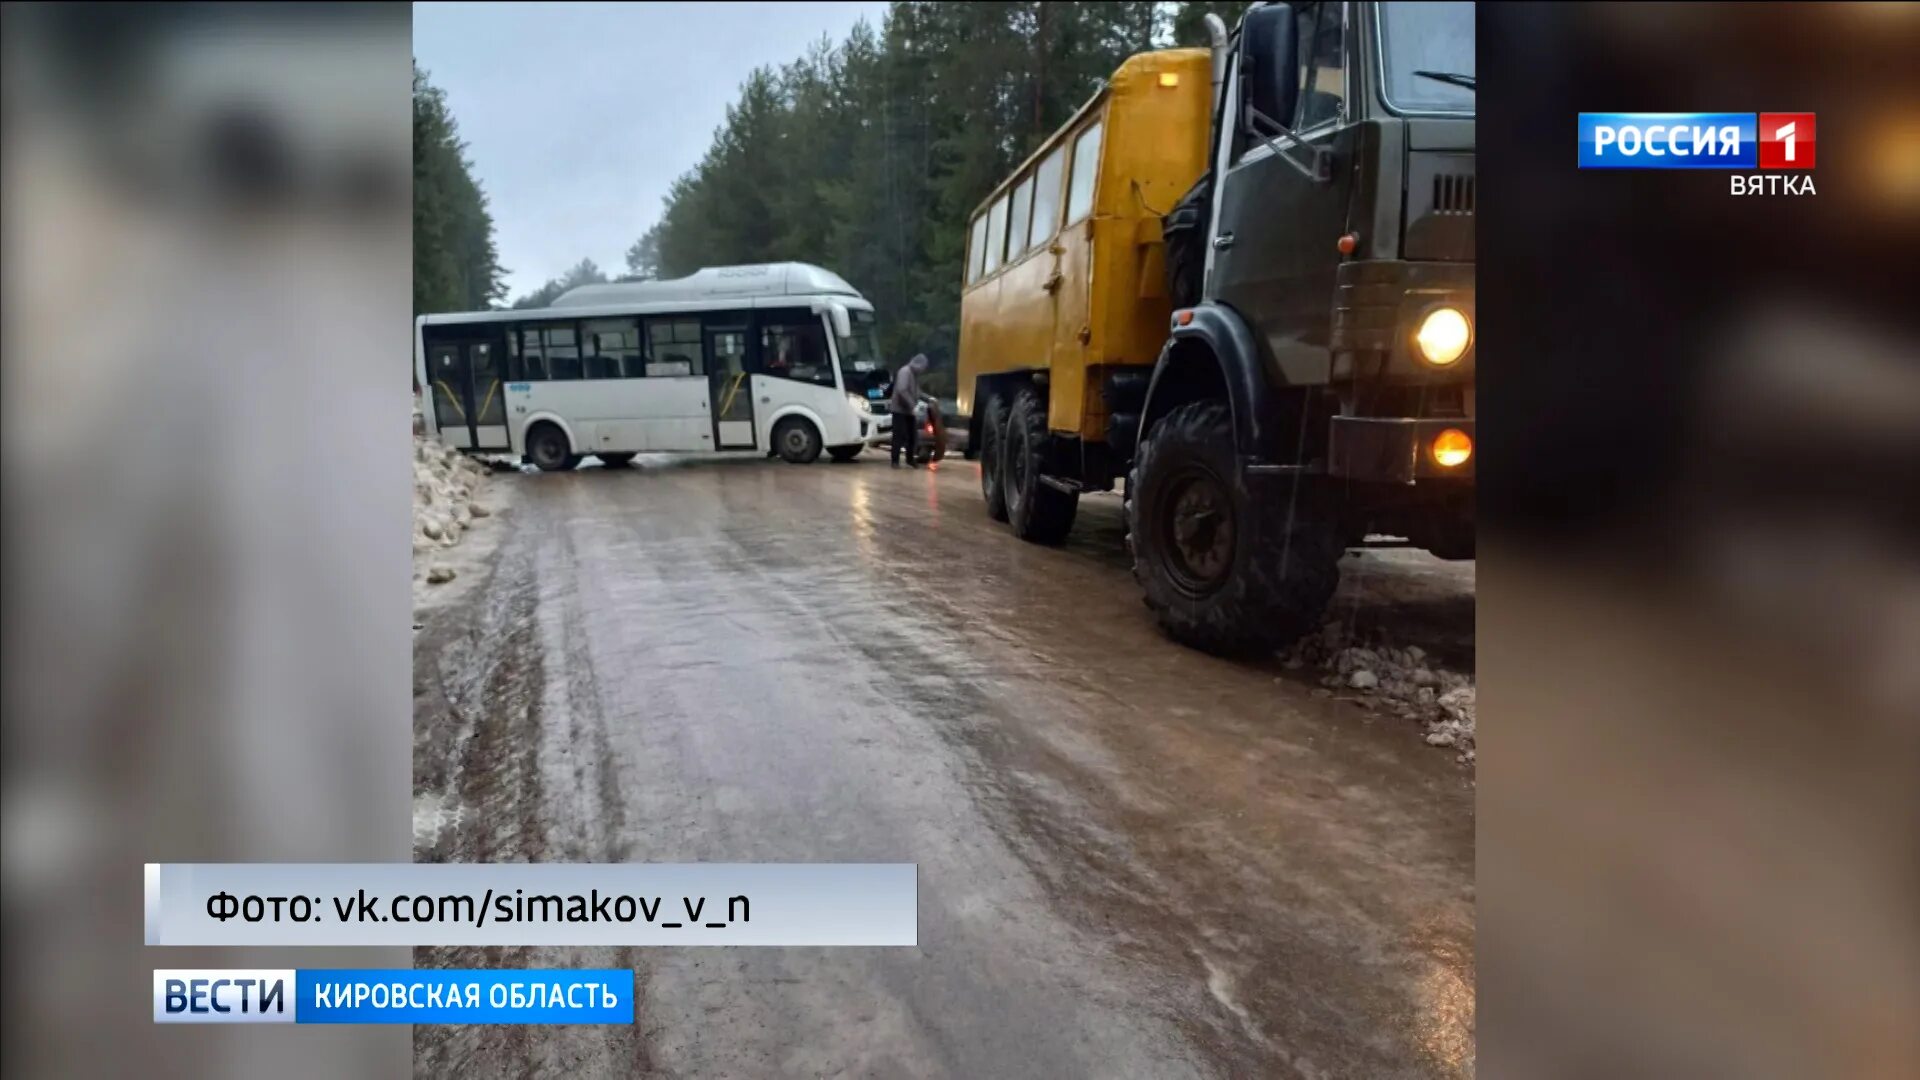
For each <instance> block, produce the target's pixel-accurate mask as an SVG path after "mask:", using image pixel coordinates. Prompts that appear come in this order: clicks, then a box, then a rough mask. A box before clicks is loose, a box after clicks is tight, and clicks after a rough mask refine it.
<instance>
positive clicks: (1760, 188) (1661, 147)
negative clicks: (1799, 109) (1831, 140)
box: [1579, 112, 1817, 195]
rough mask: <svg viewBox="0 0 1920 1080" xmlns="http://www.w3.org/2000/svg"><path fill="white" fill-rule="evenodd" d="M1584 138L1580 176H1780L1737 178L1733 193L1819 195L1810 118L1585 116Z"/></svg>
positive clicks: (1581, 131) (1582, 119) (1733, 178)
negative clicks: (1645, 172)
mask: <svg viewBox="0 0 1920 1080" xmlns="http://www.w3.org/2000/svg"><path fill="white" fill-rule="evenodd" d="M1579 138H1580V162H1579V164H1580V168H1582V169H1732V170H1752V169H1763V170H1780V171H1782V172H1785V173H1786V174H1785V175H1780V174H1773V173H1770V174H1766V175H1750V174H1743V173H1740V172H1735V173H1734V174H1733V175H1732V176H1731V178H1730V179H1731V182H1732V190H1733V194H1735V195H1761V194H1767V195H1812V194H1814V189H1813V176H1812V175H1811V170H1812V169H1813V163H1814V148H1815V146H1816V145H1817V142H1816V138H1815V129H1814V114H1813V113H1586V112H1583V113H1581V114H1580V127H1579ZM1796 174H1797V175H1796Z"/></svg>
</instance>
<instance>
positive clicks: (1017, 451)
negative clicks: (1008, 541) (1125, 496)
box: [1001, 389, 1080, 544]
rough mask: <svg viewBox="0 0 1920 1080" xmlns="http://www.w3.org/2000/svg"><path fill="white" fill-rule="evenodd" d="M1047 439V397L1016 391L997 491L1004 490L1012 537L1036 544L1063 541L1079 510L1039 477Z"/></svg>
mask: <svg viewBox="0 0 1920 1080" xmlns="http://www.w3.org/2000/svg"><path fill="white" fill-rule="evenodd" d="M1047 439H1048V435H1047V403H1046V399H1044V398H1042V397H1041V396H1040V394H1039V392H1038V391H1036V390H1032V389H1027V390H1022V391H1020V394H1019V396H1018V397H1016V398H1014V399H1013V409H1012V410H1011V411H1010V412H1008V414H1007V439H1006V448H1005V450H1004V451H1002V454H1001V462H1002V465H1001V471H1002V473H1003V474H1004V481H1005V482H1004V483H1002V485H1001V489H1002V490H1003V491H1005V492H1006V500H1007V522H1008V523H1009V524H1011V525H1012V526H1013V535H1015V536H1018V537H1019V538H1020V539H1022V540H1028V541H1031V542H1033V543H1036V544H1058V543H1060V542H1062V541H1064V540H1065V539H1066V538H1067V533H1068V532H1070V531H1072V529H1073V517H1074V513H1075V512H1076V511H1077V510H1078V509H1079V507H1080V496H1078V495H1076V494H1074V493H1072V492H1069V491H1062V490H1060V489H1059V488H1056V487H1053V486H1052V485H1050V484H1048V483H1047V482H1046V480H1044V479H1043V478H1042V475H1041V470H1042V469H1043V468H1044V466H1045V464H1046V454H1045V450H1046V445H1047Z"/></svg>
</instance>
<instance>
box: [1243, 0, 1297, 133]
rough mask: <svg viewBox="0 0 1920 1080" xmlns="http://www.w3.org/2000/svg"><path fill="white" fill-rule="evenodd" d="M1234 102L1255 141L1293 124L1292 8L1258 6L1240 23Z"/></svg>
mask: <svg viewBox="0 0 1920 1080" xmlns="http://www.w3.org/2000/svg"><path fill="white" fill-rule="evenodd" d="M1240 95H1241V96H1240V100H1241V102H1242V103H1243V105H1244V106H1245V111H1244V112H1243V113H1242V115H1243V116H1244V117H1245V120H1246V123H1245V125H1244V126H1245V128H1246V130H1248V131H1250V132H1252V133H1254V134H1255V135H1258V136H1261V137H1271V136H1273V135H1276V134H1279V132H1277V131H1275V130H1273V129H1274V128H1275V127H1279V128H1280V129H1281V131H1284V130H1286V129H1285V125H1287V124H1291V123H1292V122H1293V109H1294V106H1295V105H1296V104H1298V101H1299V97H1300V43H1299V41H1298V40H1297V32H1296V30H1295V20H1294V10H1293V5H1292V4H1263V5H1261V6H1260V7H1257V8H1254V9H1253V10H1252V11H1249V12H1247V14H1246V17H1245V18H1244V19H1242V20H1241V23H1240Z"/></svg>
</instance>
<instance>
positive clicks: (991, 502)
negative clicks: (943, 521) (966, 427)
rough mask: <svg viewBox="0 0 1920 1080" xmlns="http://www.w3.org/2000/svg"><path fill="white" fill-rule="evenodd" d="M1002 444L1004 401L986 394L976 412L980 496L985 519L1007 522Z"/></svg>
mask: <svg viewBox="0 0 1920 1080" xmlns="http://www.w3.org/2000/svg"><path fill="white" fill-rule="evenodd" d="M1006 444H1007V399H1006V398H1005V397H1002V396H1001V395H1000V394H999V393H990V394H988V395H987V403H986V405H985V406H983V407H982V408H981V410H980V495H981V497H982V498H984V499H985V500H986V502H987V516H988V517H990V518H992V519H993V520H995V521H1005V520H1007V492H1006V489H1005V488H1003V487H1002V486H1001V481H1000V473H1001V470H1002V469H1004V468H1005V467H1006V465H1005V459H1004V458H1003V456H1002V455H1003V454H1004V453H1005V451H1004V450H1003V449H1002V448H1003V447H1005V446H1006Z"/></svg>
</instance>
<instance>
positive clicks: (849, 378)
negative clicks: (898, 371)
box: [840, 311, 892, 401]
mask: <svg viewBox="0 0 1920 1080" xmlns="http://www.w3.org/2000/svg"><path fill="white" fill-rule="evenodd" d="M847 314H848V315H849V316H850V317H851V320H852V323H853V336H852V337H850V338H841V339H840V382H841V385H843V386H845V387H846V388H847V392H848V393H853V394H859V395H861V396H862V397H865V398H867V399H869V400H872V401H878V400H879V399H881V398H883V397H885V396H886V386H887V381H888V380H889V379H890V378H891V377H892V372H889V371H888V370H887V365H886V364H885V363H883V362H882V361H881V359H880V342H879V338H878V336H877V335H878V333H879V325H878V324H877V323H876V322H875V321H874V318H873V312H871V311H849V312H847Z"/></svg>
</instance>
